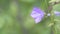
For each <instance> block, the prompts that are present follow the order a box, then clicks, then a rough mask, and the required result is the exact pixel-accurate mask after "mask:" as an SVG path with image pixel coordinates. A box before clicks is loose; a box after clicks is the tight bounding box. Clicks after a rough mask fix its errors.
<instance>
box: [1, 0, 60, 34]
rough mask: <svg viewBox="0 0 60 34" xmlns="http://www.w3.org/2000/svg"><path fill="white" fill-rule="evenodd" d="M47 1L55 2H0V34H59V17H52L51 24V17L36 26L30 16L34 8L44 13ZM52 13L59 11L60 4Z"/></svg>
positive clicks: (31, 0) (30, 0)
mask: <svg viewBox="0 0 60 34" xmlns="http://www.w3.org/2000/svg"><path fill="white" fill-rule="evenodd" d="M49 1H52V2H55V1H56V0H54V1H53V0H0V34H60V16H54V21H53V23H51V18H53V17H47V18H46V19H44V20H43V21H42V22H41V23H38V24H36V23H35V22H34V19H33V18H32V17H31V16H30V14H31V12H32V8H33V7H34V6H36V7H39V8H41V9H42V10H44V11H46V10H47V8H48V6H49ZM53 11H60V4H56V5H54V6H53V9H52V12H53ZM52 26H53V27H52Z"/></svg>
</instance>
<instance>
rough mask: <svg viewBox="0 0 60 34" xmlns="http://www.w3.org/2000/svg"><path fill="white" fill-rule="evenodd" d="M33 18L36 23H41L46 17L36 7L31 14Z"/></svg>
mask: <svg viewBox="0 0 60 34" xmlns="http://www.w3.org/2000/svg"><path fill="white" fill-rule="evenodd" d="M31 17H32V18H34V20H35V23H39V22H41V21H42V19H43V17H44V12H43V11H42V10H41V9H40V8H37V7H34V8H33V10H32V13H31Z"/></svg>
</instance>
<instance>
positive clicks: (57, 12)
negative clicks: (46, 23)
mask: <svg viewBox="0 0 60 34" xmlns="http://www.w3.org/2000/svg"><path fill="white" fill-rule="evenodd" d="M50 15H51V14H50V13H48V14H47V16H50ZM54 15H55V16H60V12H59V11H54Z"/></svg>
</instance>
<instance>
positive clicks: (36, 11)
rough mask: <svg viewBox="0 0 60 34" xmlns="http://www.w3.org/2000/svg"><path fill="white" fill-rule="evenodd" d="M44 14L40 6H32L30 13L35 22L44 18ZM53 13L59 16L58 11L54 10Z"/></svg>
mask: <svg viewBox="0 0 60 34" xmlns="http://www.w3.org/2000/svg"><path fill="white" fill-rule="evenodd" d="M44 14H45V12H43V11H42V10H41V9H40V8H38V7H34V8H33V10H32V13H31V17H32V18H34V20H35V23H39V22H41V21H42V19H43V18H44ZM50 15H51V14H50V13H48V14H47V16H50ZM54 15H56V16H60V12H58V11H54Z"/></svg>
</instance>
